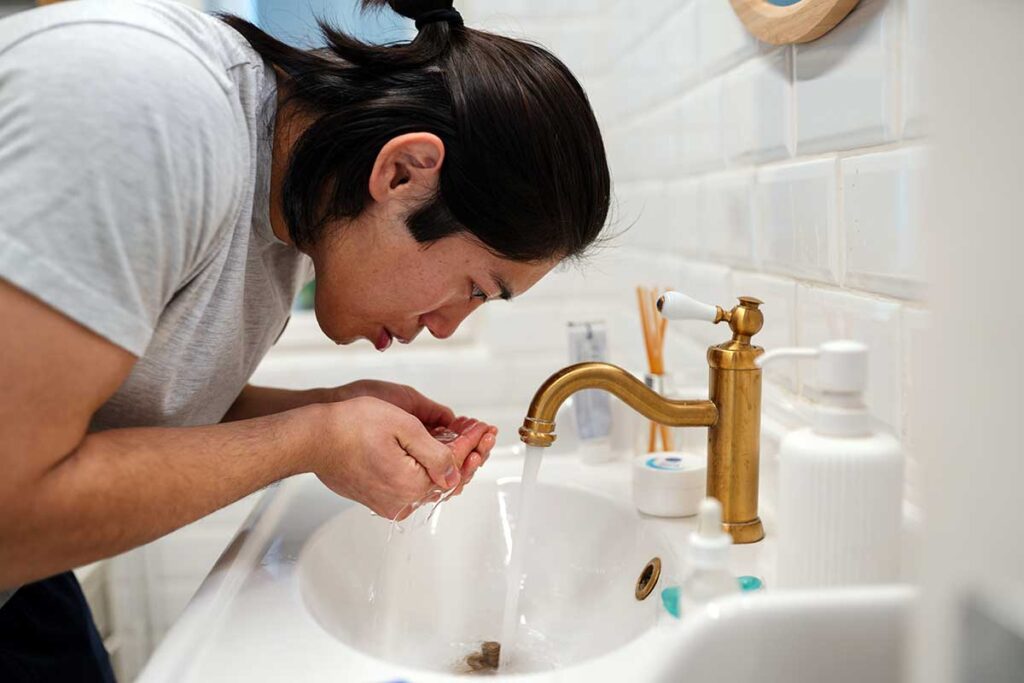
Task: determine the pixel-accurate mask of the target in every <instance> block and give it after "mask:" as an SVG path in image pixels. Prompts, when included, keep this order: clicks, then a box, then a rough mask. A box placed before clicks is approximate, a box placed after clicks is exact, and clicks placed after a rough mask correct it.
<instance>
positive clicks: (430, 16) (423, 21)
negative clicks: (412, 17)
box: [416, 7, 465, 31]
mask: <svg viewBox="0 0 1024 683" xmlns="http://www.w3.org/2000/svg"><path fill="white" fill-rule="evenodd" d="M439 21H447V22H448V23H449V24H451V25H452V26H465V23H464V22H463V21H462V15H461V14H459V10H457V9H455V8H454V7H442V8H441V9H432V10H430V11H427V12H424V13H423V14H421V15H419V16H418V17H416V30H417V31H420V30H422V29H423V27H424V26H426V25H427V24H434V23H437V22H439Z"/></svg>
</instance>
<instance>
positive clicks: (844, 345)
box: [758, 340, 903, 588]
mask: <svg viewBox="0 0 1024 683" xmlns="http://www.w3.org/2000/svg"><path fill="white" fill-rule="evenodd" d="M802 357H812V358H817V360H818V382H817V387H818V389H819V390H820V395H819V397H818V405H817V407H816V410H815V415H814V420H813V423H812V426H811V427H809V428H806V429H801V430H797V431H794V432H791V433H790V434H788V435H787V436H786V437H785V439H783V441H782V444H781V446H780V447H779V501H778V527H779V531H778V553H779V555H778V576H777V579H776V583H777V585H778V586H780V587H788V588H807V587H822V586H843V585H851V584H866V583H891V582H896V581H898V580H899V573H900V555H901V553H900V541H901V539H900V536H901V527H902V524H901V522H902V501H903V453H902V451H901V448H900V444H899V442H898V441H897V440H896V439H895V438H893V437H892V436H890V435H889V434H886V433H884V432H879V431H875V430H874V429H873V427H872V424H871V419H870V415H869V413H868V411H867V408H866V407H865V405H864V399H863V392H864V389H865V386H866V384H867V370H868V348H867V346H865V345H864V344H862V343H860V342H856V341H847V340H841V341H830V342H826V343H824V344H822V345H821V346H820V347H818V348H817V349H779V350H776V351H771V352H769V353H766V354H764V355H763V356H762V357H761V358H759V359H758V363H759V364H760V365H765V364H767V363H770V362H772V361H773V360H776V359H782V358H802Z"/></svg>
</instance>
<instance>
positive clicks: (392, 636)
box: [368, 427, 459, 653]
mask: <svg viewBox="0 0 1024 683" xmlns="http://www.w3.org/2000/svg"><path fill="white" fill-rule="evenodd" d="M431 433H432V435H433V437H434V438H435V439H437V440H438V441H440V442H441V443H444V444H448V443H451V442H453V441H455V440H456V439H457V438H459V434H458V433H457V432H453V431H452V430H450V429H448V428H447V427H437V428H435V429H434V430H433V431H432V432H431ZM454 492H455V488H454V487H453V488H450V489H448V490H444V489H441V488H439V487H434V488H432V489H430V490H429V491H428V492H427V493H426V494H424V495H423V497H422V498H420V499H419V500H416V501H413V502H411V503H407V504H406V505H405V506H403V507H402V509H401V510H399V511H398V513H397V514H396V515H395V516H394V517H393V518H392V519H391V525H390V527H389V528H388V535H387V538H386V539H385V540H384V551H383V553H382V554H381V559H380V565H379V569H378V570H377V578H376V580H375V581H374V582H373V583H371V584H370V589H369V595H368V597H369V602H370V605H371V608H372V607H373V606H374V605H375V604H376V605H378V608H377V609H372V613H373V623H372V625H371V628H370V638H371V639H376V643H377V645H378V646H379V648H380V650H381V651H382V652H384V653H388V652H390V651H391V649H392V647H393V645H394V643H395V641H396V637H397V631H398V624H397V623H396V620H395V616H397V610H388V609H381V608H379V605H380V604H381V603H382V601H383V600H384V597H385V594H388V598H389V601H390V602H391V603H392V604H402V600H403V596H401V595H399V594H398V593H399V592H400V591H401V590H402V589H403V583H402V582H400V581H396V580H394V579H393V578H391V575H392V573H394V572H396V571H398V572H400V569H399V567H401V566H403V565H406V566H407V565H408V564H409V563H410V562H411V560H412V556H411V555H410V554H409V549H408V548H405V549H404V550H405V552H404V556H403V557H402V558H401V562H398V561H396V560H397V559H398V558H394V557H390V556H391V555H393V553H392V548H393V544H392V542H391V541H392V539H393V538H394V536H395V532H396V531H397V532H398V533H400V534H404V533H406V532H409V531H414V530H416V529H419V528H421V527H424V526H426V525H427V524H428V523H429V522H430V520H431V519H432V518H433V517H434V513H436V512H437V510H438V508H440V507H441V503H443V502H445V501H446V500H448V499H449V498H450V497H451V496H452V494H453V493H454ZM410 510H411V512H410ZM370 514H371V515H373V516H374V517H376V516H378V515H377V514H376V513H375V512H372V511H371V512H370ZM391 593H394V595H391ZM382 615H389V616H385V617H384V618H385V619H386V623H384V624H381V619H382Z"/></svg>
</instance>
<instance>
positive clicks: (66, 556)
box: [0, 280, 322, 587]
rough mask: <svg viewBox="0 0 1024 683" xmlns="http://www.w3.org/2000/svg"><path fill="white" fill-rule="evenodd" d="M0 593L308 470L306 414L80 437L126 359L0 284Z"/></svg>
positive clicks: (309, 417) (316, 417)
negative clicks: (0, 470)
mask: <svg viewBox="0 0 1024 683" xmlns="http://www.w3.org/2000/svg"><path fill="white" fill-rule="evenodd" d="M0 318H2V319H3V320H4V324H3V325H0V352H2V357H3V361H2V363H0V386H3V387H4V391H3V392H0V468H2V471H3V472H4V476H3V477H0V587H10V586H14V585H18V584H20V583H24V582H27V581H31V580H35V579H38V578H41V577H44V576H47V575H50V574H52V573H55V572H58V571H62V570H65V569H68V568H70V567H74V566H78V565H81V564H84V563H86V562H90V561H93V560H96V559H99V558H102V557H107V556H110V555H113V554H115V553H117V552H120V551H123V550H125V549H127V548H130V547H133V546H136V545H139V544H141V543H144V542H146V541H149V540H151V539H154V538H157V537H158V536H161V535H162V534H165V533H167V532H169V531H171V530H173V529H176V528H178V527H180V526H182V525H184V524H186V523H188V522H190V521H193V520H195V519H198V518H199V517H202V516H203V515H205V514H207V513H209V512H211V511H213V510H215V509H217V508H220V507H222V506H224V505H227V504H229V503H231V502H232V501H235V500H237V499H239V498H241V497H243V496H245V495H246V494H248V493H250V492H252V491H255V490H258V489H259V488H261V487H263V486H265V485H267V484H269V483H271V482H273V481H275V480H277V479H280V478H282V477H284V476H288V475H290V474H293V473H296V472H299V471H302V470H308V469H310V466H309V461H310V460H311V458H309V450H308V448H307V447H308V446H309V445H311V443H312V438H313V437H312V434H313V431H314V427H313V426H314V425H316V424H318V423H320V422H321V421H322V420H321V419H320V418H321V417H322V415H320V414H311V411H316V410H317V409H318V407H317V406H313V407H311V408H307V409H303V410H296V411H289V412H285V413H281V414H278V415H273V416H269V417H264V418H258V419H252V420H246V421H242V422H235V423H232V424H224V425H213V426H209V427H195V428H180V429H169V428H138V429H118V430H110V431H106V432H101V433H97V434H92V435H87V434H86V430H87V427H88V423H89V419H90V417H91V415H92V414H93V412H95V410H96V409H97V408H98V407H99V406H100V405H102V404H103V402H104V401H106V399H107V398H108V397H109V396H110V395H111V394H112V393H113V392H114V391H115V390H116V389H117V387H118V386H119V385H120V383H121V382H122V381H123V380H124V378H125V377H126V376H127V374H128V373H129V371H130V370H131V367H132V365H133V364H134V362H135V358H134V357H133V356H132V355H131V354H130V353H128V352H127V351H125V350H123V349H121V348H120V347H118V346H116V345H114V344H112V343H110V342H109V341H107V340H105V339H103V338H101V337H99V336H97V335H95V334H93V333H92V332H90V331H89V330H87V329H85V328H84V327H81V326H80V325H78V324H77V323H75V322H73V321H71V320H70V319H68V318H67V317H65V316H63V315H62V314H60V313H58V312H56V311H54V310H53V309H50V308H49V307H47V306H46V305H45V304H43V303H41V302H39V301H38V300H37V299H35V298H33V297H31V296H29V295H27V294H25V293H24V292H22V291H21V290H18V289H16V288H14V287H12V286H11V285H9V284H7V283H5V282H3V281H2V280H0Z"/></svg>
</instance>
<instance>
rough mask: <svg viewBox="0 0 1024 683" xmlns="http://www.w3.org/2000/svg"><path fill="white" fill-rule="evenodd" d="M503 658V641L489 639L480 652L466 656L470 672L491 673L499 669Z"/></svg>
mask: <svg viewBox="0 0 1024 683" xmlns="http://www.w3.org/2000/svg"><path fill="white" fill-rule="evenodd" d="M500 660H501V643H499V642H497V641H494V640H488V641H486V642H485V643H484V644H483V645H482V646H481V647H480V651H479V652H473V653H472V654H470V655H469V656H467V657H466V665H467V666H468V667H469V670H468V671H466V672H465V673H469V674H485V675H486V674H489V673H492V674H493V673H496V672H497V671H498V663H499V662H500Z"/></svg>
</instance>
